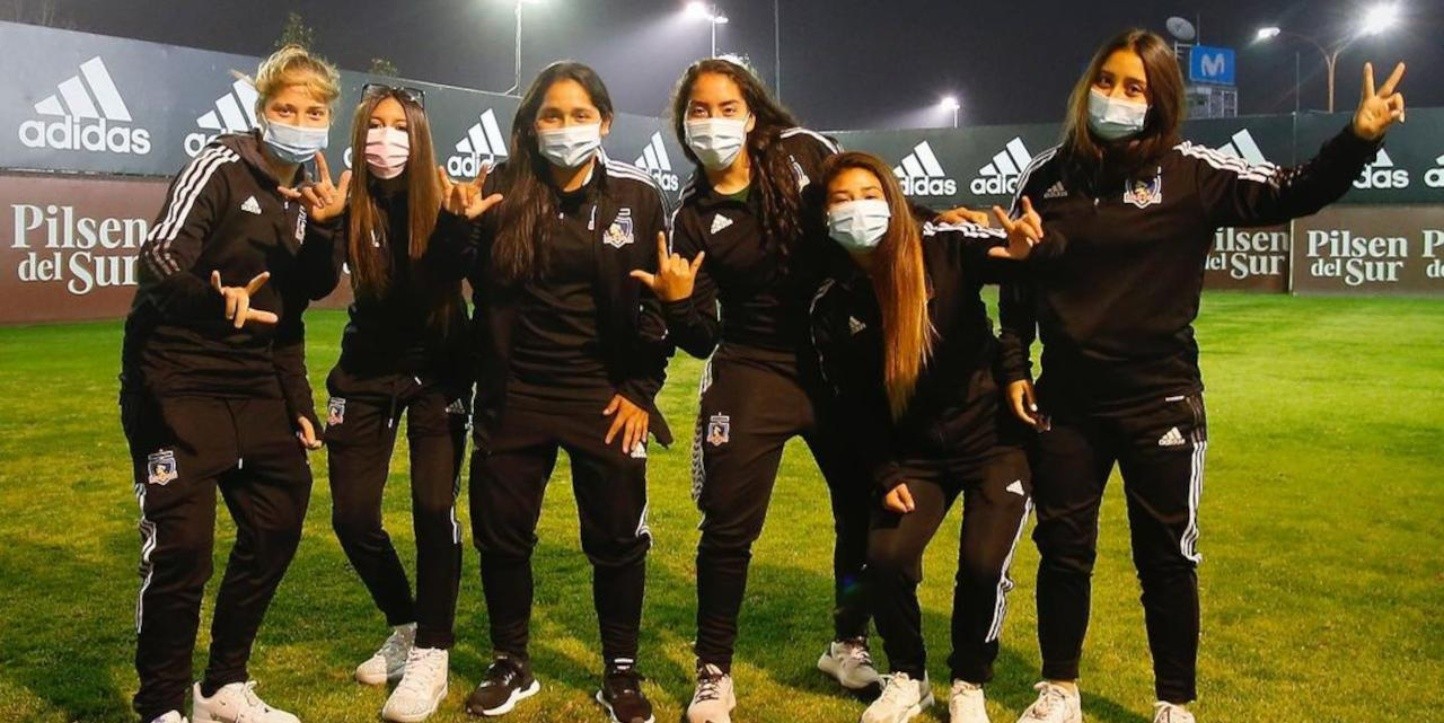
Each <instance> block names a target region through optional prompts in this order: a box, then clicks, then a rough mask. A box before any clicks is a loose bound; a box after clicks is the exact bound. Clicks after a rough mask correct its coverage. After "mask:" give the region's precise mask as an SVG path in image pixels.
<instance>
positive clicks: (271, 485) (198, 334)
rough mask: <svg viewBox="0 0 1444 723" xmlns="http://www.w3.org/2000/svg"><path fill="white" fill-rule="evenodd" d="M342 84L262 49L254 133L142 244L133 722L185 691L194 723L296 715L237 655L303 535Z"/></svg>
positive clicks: (132, 424)
mask: <svg viewBox="0 0 1444 723" xmlns="http://www.w3.org/2000/svg"><path fill="white" fill-rule="evenodd" d="M337 80H338V79H337V74H336V70H335V69H334V68H332V67H331V66H330V65H329V64H327V63H325V62H324V61H322V60H319V59H317V58H315V57H312V56H311V55H310V54H308V53H307V52H306V51H305V50H304V49H302V48H300V47H297V46H288V47H286V48H282V49H281V50H279V51H277V52H276V53H275V54H273V55H272V56H271V57H269V58H267V59H266V61H265V62H263V63H262V64H261V67H260V69H259V70H258V71H257V73H256V79H255V81H254V82H255V86H256V92H257V95H258V100H257V104H256V115H257V117H258V118H260V119H262V121H263V125H264V131H263V132H261V133H256V132H250V133H235V134H226V135H222V136H220V137H218V138H216V139H215V140H213V141H212V142H211V143H209V144H208V145H206V147H205V148H203V149H202V150H201V152H200V153H198V154H197V155H196V158H195V159H194V160H193V161H192V162H191V163H190V164H189V165H188V166H187V167H186V168H185V170H183V171H181V173H180V174H178V175H177V176H176V178H175V180H174V182H173V183H172V184H171V188H170V191H169V192H168V194H167V196H166V204H165V206H164V207H163V208H162V209H161V213H160V215H159V216H158V217H157V219H156V223H155V225H154V226H152V229H151V232H150V235H149V236H148V237H147V238H146V241H145V243H144V244H143V245H142V247H141V250H140V253H139V258H138V263H137V267H138V270H139V276H140V278H139V281H140V283H139V286H138V288H137V289H136V298H135V303H134V304H133V305H132V307H131V312H130V316H129V317H128V318H127V319H126V325H125V342H124V349H123V352H122V371H121V420H122V424H123V425H124V428H125V434H126V439H127V441H128V442H129V444H130V451H131V457H132V461H133V463H134V475H135V492H136V496H137V498H138V499H139V501H140V508H141V522H140V531H141V539H142V543H143V546H142V553H141V564H140V571H141V578H142V582H141V585H140V599H139V602H138V605H137V610H136V626H137V631H136V632H137V637H138V641H137V650H136V657H135V665H136V672H137V673H138V674H139V677H140V690H139V691H137V692H136V694H135V700H134V705H135V709H136V711H137V712H138V713H140V715H141V719H142V720H143V721H161V722H162V723H177V722H178V721H184V720H185V719H184V715H183V711H184V710H185V698H186V693H187V691H189V692H190V694H191V699H192V703H193V715H194V717H195V719H196V720H197V721H234V720H237V719H240V720H246V721H256V722H257V723H295V721H296V717H295V716H293V715H291V714H290V713H286V712H284V711H280V710H276V709H274V708H271V707H270V706H269V705H267V704H266V703H265V702H264V701H263V700H261V698H260V697H259V696H257V695H256V692H255V690H254V688H255V682H254V681H251V680H249V672H248V670H247V665H248V663H249V660H250V654H251V649H252V644H253V643H254V641H255V637H256V633H257V630H258V629H259V628H260V625H261V619H262V618H263V617H264V616H265V612H266V608H267V606H268V605H269V604H270V601H271V599H272V597H273V596H274V594H275V592H276V589H277V586H278V585H279V584H280V582H281V578H282V576H283V575H284V574H285V572H286V568H287V567H288V566H289V564H290V562H291V558H292V556H293V555H294V554H295V551H296V546H297V544H298V542H299V541H300V539H301V523H302V521H303V520H304V519H305V516H306V506H307V502H308V500H309V498H310V493H311V470H310V467H309V465H308V464H307V461H306V451H305V450H306V449H315V448H317V447H319V446H320V443H319V441H318V440H317V435H316V430H317V429H318V428H319V426H320V424H319V421H318V420H317V419H316V413H315V410H314V408H313V407H314V405H313V403H312V401H311V386H310V383H309V382H308V381H307V379H306V365H305V338H304V334H305V327H304V326H303V325H302V322H301V314H302V312H303V311H304V310H305V308H306V306H307V305H308V304H309V303H310V301H312V300H314V299H320V298H322V297H324V296H326V294H328V293H329V292H330V291H331V289H332V288H334V287H335V285H336V282H337V278H338V276H339V273H340V265H341V255H340V253H338V251H339V249H338V244H337V243H336V241H335V237H334V234H333V233H332V231H331V228H330V224H329V222H330V221H331V220H333V219H335V218H336V217H337V216H339V215H340V213H341V211H342V209H343V208H344V207H345V204H346V194H347V185H348V181H347V179H348V177H349V174H346V173H343V174H342V176H341V182H340V186H339V188H338V187H337V186H336V185H333V184H332V182H331V179H330V176H329V173H328V171H327V169H326V162H325V157H324V156H322V155H321V153H320V151H321V149H323V148H325V145H326V136H327V133H328V132H329V129H330V125H331V104H332V103H333V102H335V100H336V98H337V96H339V95H340V90H339V88H338V87H337ZM313 158H314V159H315V161H316V166H317V170H318V171H319V173H320V176H321V177H320V178H319V179H318V180H317V181H316V182H306V177H307V176H306V172H305V170H304V169H303V168H302V167H301V164H302V163H303V162H306V161H310V160H312V159H313ZM303 182H304V183H303ZM297 437H299V438H300V439H299V441H298V439H297ZM218 491H219V492H220V493H221V495H223V496H224V498H225V502H226V507H227V509H229V510H230V512H231V516H232V518H233V519H234V520H235V525H236V542H235V547H234V549H233V550H232V552H231V557H230V562H229V563H228V564H227V566H226V570H225V578H224V580H223V581H222V582H221V584H220V589H219V591H218V592H217V594H216V602H215V613H214V618H215V619H214V622H213V624H212V626H211V646H210V662H209V663H208V664H207V666H206V672H205V676H204V677H203V678H202V680H201V681H199V682H197V683H195V684H194V685H193V686H192V685H191V684H190V683H191V657H192V654H193V653H194V648H195V642H196V630H197V626H198V624H199V621H200V612H201V601H202V598H203V596H204V593H205V586H206V582H207V581H208V580H209V579H210V576H211V559H212V548H213V546H214V541H215V523H216V493H217V492H218Z"/></svg>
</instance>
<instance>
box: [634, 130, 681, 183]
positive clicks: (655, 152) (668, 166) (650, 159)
mask: <svg viewBox="0 0 1444 723" xmlns="http://www.w3.org/2000/svg"><path fill="white" fill-rule="evenodd" d="M632 165H634V166H636V167H638V168H640V169H642V170H644V171H647V172H648V173H656V172H658V171H665V172H667V173H670V172H671V171H672V159H671V158H669V157H667V147H666V146H665V145H662V134H661V133H660V132H658V133H653V134H652V140H651V141H650V142H648V143H647V147H646V148H644V149H642V155H641V156H639V157H638V158H637V160H635V161H633V162H632Z"/></svg>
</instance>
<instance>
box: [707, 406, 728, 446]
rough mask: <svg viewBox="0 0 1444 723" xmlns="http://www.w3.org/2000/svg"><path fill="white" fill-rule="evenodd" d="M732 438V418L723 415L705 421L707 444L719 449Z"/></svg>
mask: <svg viewBox="0 0 1444 723" xmlns="http://www.w3.org/2000/svg"><path fill="white" fill-rule="evenodd" d="M731 436H732V418H731V417H728V416H727V415H725V414H714V415H712V418H711V419H708V420H707V444H710V445H712V446H713V447H721V446H722V445H724V444H727V440H728V439H730V438H731Z"/></svg>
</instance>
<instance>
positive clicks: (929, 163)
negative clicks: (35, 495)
mask: <svg viewBox="0 0 1444 723" xmlns="http://www.w3.org/2000/svg"><path fill="white" fill-rule="evenodd" d="M892 172H893V175H895V176H897V177H898V180H899V181H901V182H902V187H903V193H906V194H907V195H909V196H951V195H954V194H956V193H957V192H958V182H957V181H955V180H953V179H951V178H948V173H947V171H944V170H943V164H941V163H939V162H938V156H937V154H935V153H933V147H932V146H930V145H928V142H927V141H923V142H922V143H919V144H917V145H916V146H913V151H912V153H909V154H908V155H907V156H906V157H904V158H903V159H902V163H900V164H898V166H897V167H896V168H893V169H892Z"/></svg>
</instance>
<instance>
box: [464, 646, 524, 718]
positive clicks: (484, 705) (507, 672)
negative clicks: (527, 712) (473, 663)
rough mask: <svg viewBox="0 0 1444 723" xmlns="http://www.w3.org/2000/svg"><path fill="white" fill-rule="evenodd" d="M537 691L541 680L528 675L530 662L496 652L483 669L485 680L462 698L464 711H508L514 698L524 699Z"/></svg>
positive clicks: (473, 713)
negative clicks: (496, 654) (494, 656)
mask: <svg viewBox="0 0 1444 723" xmlns="http://www.w3.org/2000/svg"><path fill="white" fill-rule="evenodd" d="M539 690H541V683H538V682H537V679H536V678H535V677H533V676H532V674H531V663H529V662H527V661H524V660H517V659H516V658H513V657H511V656H510V655H498V656H496V658H495V659H494V660H492V661H491V666H490V667H488V668H487V669H486V679H485V680H483V681H481V684H480V685H478V686H476V690H473V691H471V695H469V696H467V698H466V712H467V713H470V714H472V715H485V716H493V715H502V714H505V713H510V712H511V709H512V708H515V707H516V704H517V701H521V700H525V699H527V698H530V697H532V696H534V695H536V694H537V691H539Z"/></svg>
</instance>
